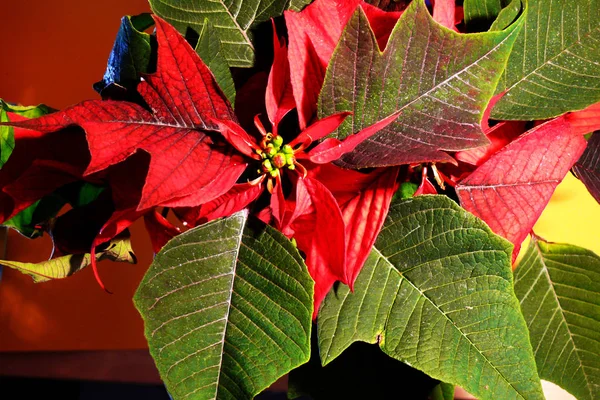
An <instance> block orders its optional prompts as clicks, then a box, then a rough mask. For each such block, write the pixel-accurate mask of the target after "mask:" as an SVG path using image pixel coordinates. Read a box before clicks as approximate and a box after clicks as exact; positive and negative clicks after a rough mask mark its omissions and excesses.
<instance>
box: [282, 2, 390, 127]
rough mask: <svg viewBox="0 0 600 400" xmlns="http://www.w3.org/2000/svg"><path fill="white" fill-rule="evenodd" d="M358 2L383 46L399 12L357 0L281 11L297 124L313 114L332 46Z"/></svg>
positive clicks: (302, 123)
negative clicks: (286, 31) (385, 9)
mask: <svg viewBox="0 0 600 400" xmlns="http://www.w3.org/2000/svg"><path fill="white" fill-rule="evenodd" d="M358 6H360V7H362V8H363V10H364V11H365V14H366V15H367V17H368V18H369V22H370V23H371V27H372V28H373V31H374V33H375V35H376V37H377V41H378V43H379V47H380V48H381V49H383V48H385V45H386V43H387V39H388V37H389V35H390V33H391V31H392V29H393V28H394V25H395V24H396V21H398V18H400V14H401V13H400V12H385V11H382V10H380V9H379V8H377V7H374V6H372V5H370V4H368V3H365V2H364V1H360V0H348V1H336V0H316V1H315V2H314V3H312V4H311V5H309V6H308V7H306V8H305V9H304V10H302V11H301V12H293V11H286V12H285V21H286V24H287V27H288V34H289V37H290V57H289V59H290V75H291V84H292V87H293V89H294V97H295V100H296V107H297V109H298V118H299V120H300V127H301V128H305V127H306V126H307V125H308V124H309V122H310V121H311V120H312V118H313V115H314V113H315V111H316V109H317V102H318V97H319V92H320V91H321V86H323V80H324V79H325V70H326V69H327V65H328V64H329V60H330V59H331V55H332V54H333V50H334V49H335V46H336V45H337V43H338V40H339V39H340V36H341V34H342V31H343V29H344V27H345V26H346V23H347V22H348V20H349V19H350V17H351V16H352V13H353V12H354V10H355V9H356V7H358Z"/></svg>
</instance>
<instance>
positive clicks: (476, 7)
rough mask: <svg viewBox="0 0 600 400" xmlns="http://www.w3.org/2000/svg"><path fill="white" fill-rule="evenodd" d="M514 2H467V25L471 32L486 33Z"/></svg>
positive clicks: (506, 0)
mask: <svg viewBox="0 0 600 400" xmlns="http://www.w3.org/2000/svg"><path fill="white" fill-rule="evenodd" d="M511 1H512V0H465V2H464V4H463V7H464V8H463V10H464V13H465V24H466V25H467V27H468V28H469V30H470V31H471V32H477V31H484V30H486V28H488V27H490V26H491V25H492V23H493V22H494V21H495V20H496V18H498V14H500V11H502V9H503V8H504V7H506V6H508V5H509V4H510V3H511Z"/></svg>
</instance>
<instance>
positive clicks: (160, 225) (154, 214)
mask: <svg viewBox="0 0 600 400" xmlns="http://www.w3.org/2000/svg"><path fill="white" fill-rule="evenodd" d="M144 224H145V225H146V230H147V231H148V234H149V235H150V241H151V242H152V249H153V250H154V253H158V252H159V251H160V249H162V248H163V246H164V245H165V244H167V242H168V241H169V240H171V239H173V238H174V237H175V236H177V235H179V234H180V233H181V231H180V230H179V228H177V227H176V226H174V225H173V224H172V223H170V222H169V221H168V220H167V219H166V218H165V217H163V216H162V215H160V214H159V213H158V211H156V210H154V211H151V212H149V213H146V214H144Z"/></svg>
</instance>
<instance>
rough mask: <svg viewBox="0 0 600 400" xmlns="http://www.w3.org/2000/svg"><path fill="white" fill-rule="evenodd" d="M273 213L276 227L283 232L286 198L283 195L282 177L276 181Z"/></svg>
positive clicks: (272, 203)
mask: <svg viewBox="0 0 600 400" xmlns="http://www.w3.org/2000/svg"><path fill="white" fill-rule="evenodd" d="M271 211H272V212H273V218H274V219H275V224H276V225H275V226H276V227H277V228H278V229H280V230H281V224H282V222H283V216H284V215H285V197H284V195H283V187H282V186H281V177H280V176H278V177H277V179H276V180H275V187H274V188H273V193H272V195H271Z"/></svg>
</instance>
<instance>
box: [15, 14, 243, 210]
mask: <svg viewBox="0 0 600 400" xmlns="http://www.w3.org/2000/svg"><path fill="white" fill-rule="evenodd" d="M155 21H156V29H157V32H156V36H157V41H158V62H157V72H156V73H155V74H152V75H147V76H146V77H145V78H144V79H143V80H142V82H140V84H139V86H138V91H139V92H140V94H141V95H142V97H143V98H144V100H145V101H146V103H147V104H148V106H149V107H150V109H151V112H149V111H147V110H146V109H145V108H143V107H141V106H139V105H137V104H133V103H128V102H123V101H95V100H92V101H87V102H83V103H81V104H78V105H76V106H73V107H70V108H68V109H66V110H64V111H61V112H58V113H55V114H50V115H48V116H45V117H41V118H38V119H34V120H29V121H25V122H22V123H20V124H19V126H21V127H24V128H29V129H35V130H38V131H42V132H50V131H56V130H58V129H62V128H64V127H66V126H69V125H79V126H81V127H82V128H83V129H84V130H85V131H86V135H87V140H88V144H89V149H90V153H91V156H92V158H91V161H90V163H89V165H88V167H87V169H86V171H85V174H91V173H94V172H98V171H101V170H104V169H106V168H108V167H109V166H111V165H114V164H116V163H119V162H122V161H123V160H125V159H126V158H128V157H130V156H131V155H132V154H134V153H135V152H137V151H139V150H144V151H146V152H148V153H149V154H150V155H151V161H150V168H149V171H148V175H147V177H146V180H145V183H144V187H143V191H142V195H141V198H140V200H139V204H138V205H137V207H136V208H137V209H138V210H143V209H149V208H151V207H153V206H157V205H163V206H196V205H198V204H202V203H205V202H207V201H210V200H212V199H214V198H216V197H218V196H220V195H222V194H223V193H225V192H226V191H227V190H229V189H230V188H231V187H232V186H233V184H234V183H235V181H236V180H237V179H238V177H239V176H240V175H241V173H242V172H243V170H244V168H245V167H246V164H245V162H244V161H243V159H242V158H241V157H240V156H239V155H236V154H235V152H234V151H233V149H232V148H231V147H230V146H228V145H227V144H226V143H225V142H224V141H222V140H221V139H220V138H219V137H218V136H217V137H215V136H211V135H210V134H209V133H207V131H206V130H210V129H214V128H215V125H214V124H213V123H211V121H212V120H213V119H215V118H218V119H221V120H233V119H234V118H235V117H234V116H233V112H232V110H231V107H230V105H229V103H228V102H227V100H225V98H224V96H223V94H222V92H221V90H220V89H219V88H218V86H217V84H216V83H215V81H214V78H213V75H212V73H211V72H210V70H209V69H208V67H207V66H206V65H205V64H204V63H203V62H202V60H201V59H200V58H199V57H198V55H197V54H196V52H195V51H194V50H193V49H192V47H191V46H190V45H189V44H188V43H187V42H186V41H185V39H184V38H183V37H182V36H181V35H180V34H179V33H178V32H177V31H176V30H175V29H174V28H173V27H172V26H170V25H169V24H167V23H166V22H164V21H163V20H162V19H160V18H159V17H155Z"/></svg>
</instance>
